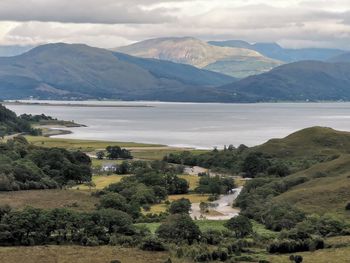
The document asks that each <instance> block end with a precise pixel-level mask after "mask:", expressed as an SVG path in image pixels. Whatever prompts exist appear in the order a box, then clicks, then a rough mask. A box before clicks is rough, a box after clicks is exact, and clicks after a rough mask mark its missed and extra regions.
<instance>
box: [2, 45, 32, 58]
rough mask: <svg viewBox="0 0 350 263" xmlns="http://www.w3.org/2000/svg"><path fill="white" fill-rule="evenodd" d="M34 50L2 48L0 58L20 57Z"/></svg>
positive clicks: (17, 47) (15, 47)
mask: <svg viewBox="0 0 350 263" xmlns="http://www.w3.org/2000/svg"><path fill="white" fill-rule="evenodd" d="M32 48H34V46H16V45H14V46H0V57H12V56H18V55H21V54H23V53H25V52H27V51H29V50H31V49H32Z"/></svg>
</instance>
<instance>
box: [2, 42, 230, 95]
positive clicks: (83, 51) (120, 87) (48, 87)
mask: <svg viewBox="0 0 350 263" xmlns="http://www.w3.org/2000/svg"><path fill="white" fill-rule="evenodd" d="M233 81H235V79H234V78H232V77H230V76H226V75H222V74H219V73H215V72H211V71H207V70H201V69H197V68H195V67H192V66H189V65H183V64H175V63H172V62H168V61H160V60H150V59H148V60H147V59H142V58H132V57H130V56H126V55H124V54H118V53H115V52H111V51H109V50H105V49H99V48H93V47H89V46H86V45H78V44H72V45H69V44H62V43H61V44H48V45H43V46H39V47H36V48H34V49H32V50H30V51H29V52H27V53H25V54H22V55H19V56H15V57H7V58H0V84H1V85H0V94H1V95H0V98H1V99H12V98H23V97H30V96H34V97H37V98H52V99H55V98H59V99H62V98H68V99H73V98H76V99H87V98H109V99H124V100H135V99H151V100H180V101H182V100H185V101H186V100H190V101H193V100H198V101H207V100H210V101H212V100H216V99H218V100H220V96H222V94H221V93H220V94H218V93H217V92H216V89H215V88H214V87H215V86H218V85H223V84H227V83H230V82H233ZM213 98H216V99H213Z"/></svg>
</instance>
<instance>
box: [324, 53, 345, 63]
mask: <svg viewBox="0 0 350 263" xmlns="http://www.w3.org/2000/svg"><path fill="white" fill-rule="evenodd" d="M328 62H331V63H350V52H347V53H344V54H341V55H337V56H334V57H332V58H330V59H329V60H328Z"/></svg>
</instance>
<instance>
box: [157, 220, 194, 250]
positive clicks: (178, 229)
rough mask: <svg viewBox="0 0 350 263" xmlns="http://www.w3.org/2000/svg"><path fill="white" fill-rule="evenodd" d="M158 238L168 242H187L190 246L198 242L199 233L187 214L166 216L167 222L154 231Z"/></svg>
mask: <svg viewBox="0 0 350 263" xmlns="http://www.w3.org/2000/svg"><path fill="white" fill-rule="evenodd" d="M156 234H157V236H158V237H160V238H163V239H165V240H167V241H170V242H175V243H179V242H183V241H187V242H188V244H192V243H193V241H195V240H199V238H200V235H201V231H200V230H199V227H198V226H197V225H196V224H195V223H194V222H193V220H192V219H191V217H190V216H189V215H187V214H174V215H170V216H168V218H167V220H166V221H165V222H164V223H163V224H161V225H160V226H159V228H158V229H157V231H156Z"/></svg>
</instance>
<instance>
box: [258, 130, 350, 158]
mask: <svg viewBox="0 0 350 263" xmlns="http://www.w3.org/2000/svg"><path fill="white" fill-rule="evenodd" d="M253 149H254V150H256V151H260V152H263V153H266V154H269V155H272V156H273V157H275V158H281V159H287V158H316V157H332V156H334V155H340V154H345V153H350V132H343V131H337V130H334V129H332V128H327V127H311V128H306V129H303V130H301V131H297V132H295V133H292V134H291V135H288V136H287V137H285V138H283V139H271V140H269V141H268V142H266V143H264V144H262V145H260V146H257V147H254V148H253Z"/></svg>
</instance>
